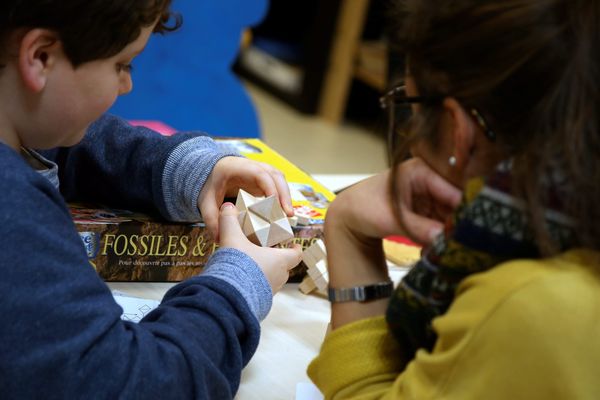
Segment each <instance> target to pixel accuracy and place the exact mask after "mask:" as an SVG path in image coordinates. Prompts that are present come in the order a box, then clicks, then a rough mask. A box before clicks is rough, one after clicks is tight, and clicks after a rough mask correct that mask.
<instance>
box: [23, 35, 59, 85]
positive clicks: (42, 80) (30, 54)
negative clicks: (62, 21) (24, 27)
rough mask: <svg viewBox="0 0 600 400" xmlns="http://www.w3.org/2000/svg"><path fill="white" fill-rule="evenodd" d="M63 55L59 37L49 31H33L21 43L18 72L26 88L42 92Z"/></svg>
mask: <svg viewBox="0 0 600 400" xmlns="http://www.w3.org/2000/svg"><path fill="white" fill-rule="evenodd" d="M62 55H63V50H62V46H61V44H60V41H59V38H58V35H57V34H56V33H55V32H53V31H51V30H48V29H40V28H36V29H32V30H30V31H28V32H27V33H25V35H24V36H23V37H22V39H21V41H20V47H19V60H18V70H19V75H20V76H21V79H22V80H23V83H24V84H25V87H27V88H28V89H30V90H32V91H33V92H36V93H37V92H40V91H42V90H43V89H44V87H45V86H46V82H47V79H48V74H49V73H50V71H51V70H52V68H53V67H54V65H55V64H56V60H57V58H58V57H60V56H62Z"/></svg>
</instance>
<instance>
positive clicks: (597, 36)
mask: <svg viewBox="0 0 600 400" xmlns="http://www.w3.org/2000/svg"><path fill="white" fill-rule="evenodd" d="M393 6H394V10H395V13H394V14H393V15H394V18H393V22H394V25H393V28H392V29H391V30H390V38H391V39H390V41H391V43H392V45H395V46H397V48H396V50H398V51H400V52H401V53H403V54H405V55H406V57H407V60H408V64H409V68H410V74H411V76H412V77H413V78H414V80H415V82H416V84H417V88H418V91H419V94H420V95H424V96H440V95H441V96H452V97H455V98H456V99H458V100H459V102H460V103H461V104H463V106H464V107H465V108H466V109H469V108H471V107H472V108H476V109H477V110H478V111H479V112H480V113H481V114H482V115H483V116H485V119H486V121H487V122H488V124H489V125H490V126H491V127H492V129H493V130H494V132H495V133H496V135H497V140H498V144H499V145H501V146H503V148H505V149H506V151H507V154H508V155H509V156H510V157H512V158H513V159H514V174H515V175H514V178H515V179H516V182H517V188H518V192H519V193H518V194H519V195H521V196H523V197H524V198H525V199H526V201H527V202H528V206H529V207H528V209H529V212H530V214H531V217H532V220H533V228H534V230H535V232H536V237H537V238H538V244H539V245H540V248H541V249H542V250H543V251H544V252H545V253H546V254H549V253H552V252H553V250H554V249H553V248H552V243H550V242H549V236H548V235H547V233H546V232H545V229H544V224H543V223H542V213H543V207H541V204H544V203H546V202H547V201H549V199H548V198H546V197H545V194H544V191H543V190H542V181H543V179H544V178H543V177H544V176H547V173H548V171H551V170H552V171H555V172H556V171H557V170H558V171H559V172H560V175H561V179H562V183H561V184H562V185H563V186H562V187H563V188H566V189H565V193H564V194H565V197H564V198H563V199H562V200H563V201H564V204H563V208H564V209H565V210H566V213H568V214H569V215H570V216H571V217H573V218H574V219H575V220H576V223H577V230H578V232H579V233H580V235H581V237H580V238H579V239H580V243H581V244H582V245H585V246H588V247H591V248H594V249H600V224H598V221H600V207H599V205H600V184H599V183H600V123H599V118H600V79H599V78H600V62H599V56H598V54H599V53H598V48H600V47H599V46H600V2H598V1H596V0H450V1H440V0H393ZM421 109H422V110H423V112H422V113H420V115H418V116H416V121H415V124H413V129H414V130H415V131H416V132H415V133H416V135H417V136H419V137H427V138H429V139H430V140H432V141H435V133H434V132H435V131H437V124H438V122H439V117H440V115H441V114H440V109H439V107H435V106H423V107H421ZM403 156H404V155H403V154H398V156H397V157H398V158H397V161H399V160H401V159H402V157H403ZM391 184H392V189H394V190H393V191H392V193H395V192H396V190H395V189H396V188H395V187H394V184H393V183H391ZM395 203H396V201H395Z"/></svg>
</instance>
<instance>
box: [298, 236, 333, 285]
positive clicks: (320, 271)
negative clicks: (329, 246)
mask: <svg viewBox="0 0 600 400" xmlns="http://www.w3.org/2000/svg"><path fill="white" fill-rule="evenodd" d="M302 260H303V261H304V264H306V267H307V273H308V275H306V277H304V280H303V281H302V283H301V284H300V286H299V289H300V291H301V292H302V293H305V294H308V293H310V292H312V291H314V290H316V291H317V292H318V293H320V294H323V295H325V294H326V293H327V286H328V285H329V275H328V273H327V251H326V250H325V243H323V241H322V240H321V239H318V240H316V241H315V242H314V243H313V244H312V245H311V246H310V247H309V248H308V249H306V250H304V252H303V253H302Z"/></svg>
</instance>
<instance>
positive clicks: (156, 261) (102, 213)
mask: <svg viewBox="0 0 600 400" xmlns="http://www.w3.org/2000/svg"><path fill="white" fill-rule="evenodd" d="M218 142H219V144H220V145H222V146H223V147H225V148H227V150H229V151H231V150H234V151H236V152H238V153H240V154H242V155H244V156H246V157H247V158H250V159H254V160H257V161H262V162H265V163H268V164H271V165H273V166H275V167H276V168H278V169H279V170H281V171H282V172H283V173H284V175H285V177H286V179H287V181H288V183H289V186H290V191H291V193H292V204H293V206H294V209H295V210H296V212H297V213H299V214H301V215H304V216H305V217H307V218H308V220H309V224H308V225H305V226H300V225H298V226H296V227H293V231H294V239H293V242H290V245H291V243H298V244H300V245H301V246H302V247H303V249H306V248H308V247H309V246H310V245H311V244H312V243H313V242H314V241H315V240H317V239H319V238H322V236H323V222H324V219H325V214H326V211H327V207H328V205H329V203H330V202H331V201H333V199H334V197H335V195H334V194H333V193H331V192H330V191H329V190H328V189H326V188H325V187H323V186H322V185H321V184H320V183H319V182H317V181H315V180H314V179H313V178H312V177H311V176H310V175H309V174H307V173H305V172H304V171H302V170H300V169H299V168H298V167H297V166H295V165H294V164H292V163H291V162H290V161H288V160H287V159H285V158H284V157H283V156H281V155H280V154H278V153H277V152H275V151H274V150H273V149H271V148H270V147H268V146H267V145H266V144H265V143H263V142H262V141H261V140H259V139H239V140H237V139H236V140H234V139H231V140H226V139H223V140H219V141H218ZM69 207H70V210H71V214H72V217H73V221H74V222H75V226H76V228H77V230H78V232H79V235H80V237H81V239H82V241H83V244H84V246H85V249H86V252H87V254H88V259H89V261H90V263H91V264H92V265H93V266H94V268H95V269H96V271H97V272H98V274H99V275H100V277H101V278H102V279H104V280H105V281H108V282H136V281H139V282H152V281H153V282H177V281H181V280H183V279H186V278H188V277H191V276H193V275H196V274H198V273H200V272H202V269H203V268H204V266H205V265H206V262H207V261H208V259H209V258H210V256H211V255H212V254H213V253H214V252H215V250H216V249H217V248H218V245H217V244H216V243H215V242H214V241H213V240H212V238H211V237H210V234H209V233H208V231H207V230H206V227H205V225H204V223H203V222H198V223H176V222H169V221H165V220H160V219H157V218H154V217H150V216H148V215H145V214H142V213H137V212H134V211H130V210H118V209H112V208H107V207H101V206H94V205H89V204H70V205H69ZM305 274H306V266H305V265H303V264H301V265H299V266H298V267H296V268H294V269H293V270H292V271H291V273H290V282H299V281H301V280H302V278H303V277H304V275H305Z"/></svg>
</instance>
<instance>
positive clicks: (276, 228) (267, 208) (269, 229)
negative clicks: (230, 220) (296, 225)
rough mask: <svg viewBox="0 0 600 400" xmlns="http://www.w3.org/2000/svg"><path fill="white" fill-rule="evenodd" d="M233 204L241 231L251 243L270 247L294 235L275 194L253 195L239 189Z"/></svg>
mask: <svg viewBox="0 0 600 400" xmlns="http://www.w3.org/2000/svg"><path fill="white" fill-rule="evenodd" d="M235 205H236V207H237V208H238V210H239V211H240V214H239V216H238V219H239V221H240V225H241V226H242V231H244V234H245V235H246V236H247V237H248V239H250V241H252V242H253V243H255V244H257V245H259V246H263V247H271V246H274V245H276V244H279V243H281V242H284V241H286V240H289V239H292V238H293V237H294V233H293V231H292V227H291V226H290V222H289V221H288V218H287V216H286V215H285V212H284V211H283V209H282V208H281V206H280V204H279V200H278V199H277V197H276V196H269V197H254V196H252V195H251V194H250V193H248V192H245V191H244V190H240V191H239V192H238V197H237V200H236V202H235Z"/></svg>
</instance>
